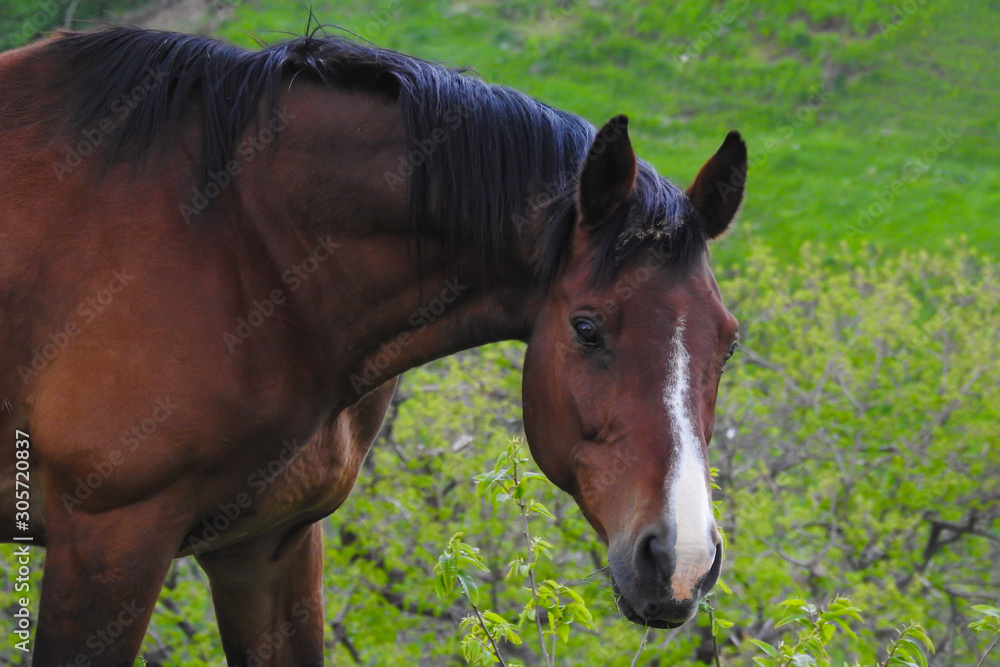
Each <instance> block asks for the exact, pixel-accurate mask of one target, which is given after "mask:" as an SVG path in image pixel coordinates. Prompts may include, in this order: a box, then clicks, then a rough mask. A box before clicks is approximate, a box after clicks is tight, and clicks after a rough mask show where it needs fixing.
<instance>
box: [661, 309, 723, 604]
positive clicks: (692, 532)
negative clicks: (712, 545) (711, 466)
mask: <svg viewBox="0 0 1000 667" xmlns="http://www.w3.org/2000/svg"><path fill="white" fill-rule="evenodd" d="M690 365H691V356H690V355H689V354H688V351H687V348H686V347H685V346H684V318H683V317H682V318H681V319H680V321H679V322H678V323H677V329H676V330H675V331H674V337H673V340H672V341H671V355H670V361H669V362H668V368H667V383H666V386H665V387H664V388H663V405H664V407H666V409H667V414H668V415H669V417H670V421H671V424H672V425H673V431H674V433H673V435H674V444H675V446H676V447H677V456H676V458H675V461H674V468H673V470H672V471H671V472H670V473H669V474H668V477H667V479H666V482H665V483H666V491H667V495H668V497H669V501H668V502H669V506H668V509H667V511H668V512H672V513H673V517H672V519H673V520H672V523H673V524H674V526H675V529H676V531H677V542H676V544H675V546H674V556H675V558H676V561H675V562H676V569H675V570H674V574H673V577H671V580H670V584H671V587H672V588H673V593H674V598H675V599H677V600H686V599H689V598H693V597H694V587H695V584H697V583H698V580H699V579H701V577H702V576H703V575H704V574H705V573H706V572H707V571H708V569H709V567H711V565H712V560H713V557H714V554H711V553H710V552H709V535H710V532H711V526H712V522H713V519H712V514H711V499H710V498H709V494H708V486H707V484H706V483H705V460H704V457H703V456H702V451H701V440H700V439H699V438H698V436H697V433H696V431H695V427H694V419H693V418H692V415H691V405H690V395H689V394H690V386H691V372H690ZM667 521H668V522H670V521H671V517H670V516H669V514H668V515H667Z"/></svg>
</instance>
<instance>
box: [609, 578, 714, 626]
mask: <svg viewBox="0 0 1000 667" xmlns="http://www.w3.org/2000/svg"><path fill="white" fill-rule="evenodd" d="M611 590H612V591H614V594H615V604H616V605H617V606H618V611H620V612H621V613H622V616H624V617H625V618H626V619H627V620H629V621H631V622H632V623H635V624H636V625H642V626H648V627H650V628H655V629H657V630H673V629H674V628H679V627H681V626H682V625H684V624H685V623H687V622H688V621H690V620H691V619H692V618H694V617H695V616H697V614H692V615H691V616H690V617H689V618H685V619H681V620H675V619H665V618H654V619H647V618H643V616H642V614H640V613H639V612H637V611H636V610H635V608H634V607H633V606H632V605H631V604H629V603H628V601H627V600H626V599H625V596H624V595H622V592H621V590H619V588H618V583H617V582H616V581H615V578H614V575H612V576H611Z"/></svg>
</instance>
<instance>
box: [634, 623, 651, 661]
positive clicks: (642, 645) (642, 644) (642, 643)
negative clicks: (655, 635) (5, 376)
mask: <svg viewBox="0 0 1000 667" xmlns="http://www.w3.org/2000/svg"><path fill="white" fill-rule="evenodd" d="M648 637H649V626H648V625H647V626H646V631H645V632H643V633H642V641H640V642H639V650H638V651H636V652H635V657H634V658H632V665H631V667H635V666H636V665H638V664H639V656H640V655H642V652H643V651H645V650H646V639H647V638H648Z"/></svg>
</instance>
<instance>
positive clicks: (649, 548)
mask: <svg viewBox="0 0 1000 667" xmlns="http://www.w3.org/2000/svg"><path fill="white" fill-rule="evenodd" d="M608 561H609V563H610V567H611V582H612V586H613V588H614V591H615V599H616V602H617V604H618V609H619V610H620V611H621V613H622V614H623V615H624V616H625V618H627V619H628V620H630V621H632V622H633V623H638V624H639V625H648V626H650V627H653V628H676V627H678V626H679V625H682V624H683V623H686V622H687V621H689V620H691V619H692V618H693V617H694V616H695V614H697V612H698V603H699V602H700V601H701V599H702V598H703V597H704V596H705V595H706V594H707V593H708V592H709V591H711V590H712V587H713V586H715V584H716V582H717V581H718V580H719V573H720V571H721V569H722V540H721V538H720V537H719V534H718V530H717V529H716V528H715V526H714V525H712V526H711V530H709V531H708V534H707V535H706V536H705V542H704V543H703V544H699V545H697V546H696V548H692V545H690V544H684V543H683V541H682V542H681V544H678V541H677V539H676V535H675V533H674V531H673V530H672V529H671V527H669V526H653V527H650V528H647V529H646V530H645V531H643V532H642V533H641V534H640V536H639V538H638V539H636V540H631V541H622V542H615V543H613V544H612V546H611V548H610V549H609V550H608Z"/></svg>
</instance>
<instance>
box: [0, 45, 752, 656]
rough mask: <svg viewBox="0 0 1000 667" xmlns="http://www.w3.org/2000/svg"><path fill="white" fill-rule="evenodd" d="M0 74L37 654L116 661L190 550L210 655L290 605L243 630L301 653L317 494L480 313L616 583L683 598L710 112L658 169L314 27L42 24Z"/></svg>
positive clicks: (12, 343) (718, 187)
mask: <svg viewBox="0 0 1000 667" xmlns="http://www.w3.org/2000/svg"><path fill="white" fill-rule="evenodd" d="M0 99H2V100H3V101H4V103H3V104H2V105H0V147H2V149H3V150H0V181H2V182H3V183H4V188H3V190H2V192H0V350H2V352H3V354H2V355H0V405H2V406H3V407H2V409H0V434H2V435H0V437H2V438H3V442H4V444H3V447H4V448H5V451H7V452H8V454H7V456H5V457H4V458H3V461H2V469H3V470H2V476H0V522H2V523H0V525H2V530H3V534H2V537H3V538H4V539H5V540H6V541H11V540H19V541H22V542H27V541H29V540H30V541H31V543H32V544H35V545H44V546H45V547H46V549H47V554H46V558H45V570H44V575H43V584H42V591H41V602H40V612H39V618H38V625H37V631H36V636H35V644H34V663H33V664H34V665H36V667H41V666H51V665H60V666H62V665H66V664H91V665H131V664H132V661H133V659H134V658H135V656H136V653H137V652H138V650H139V647H140V644H141V642H142V639H143V635H144V629H145V627H146V625H147V623H148V620H149V618H150V614H151V612H152V609H153V606H154V604H155V602H156V598H157V595H158V594H159V590H160V588H161V586H162V584H163V581H164V578H165V576H166V573H167V571H168V568H169V566H170V562H171V561H172V560H173V559H174V558H177V557H178V556H185V555H194V556H195V557H196V558H197V559H198V562H199V563H200V564H201V566H202V567H203V568H204V569H205V571H206V572H207V574H208V577H209V580H210V582H211V587H212V597H213V602H214V604H215V609H216V613H217V617H218V623H219V629H220V634H221V637H222V643H223V648H224V651H225V653H226V656H227V659H228V660H229V662H230V664H232V665H245V664H247V661H248V659H249V656H250V655H251V652H253V651H255V649H257V648H258V647H259V646H260V645H261V642H262V639H263V638H266V637H268V636H271V634H272V633H274V632H276V631H280V630H281V629H282V628H287V627H292V628H293V629H294V630H295V631H294V632H292V633H288V634H287V638H286V639H287V640H286V641H285V642H283V643H282V645H281V646H280V647H278V648H276V649H275V650H274V652H273V655H271V657H270V658H268V659H267V660H266V661H265V662H267V663H268V664H272V665H296V666H302V665H320V664H322V663H323V650H324V646H323V594H322V544H321V537H322V533H321V529H320V524H319V523H318V521H319V520H320V519H322V518H323V517H325V516H327V515H329V514H330V513H331V512H333V511H335V510H336V509H337V508H338V507H339V506H340V505H341V504H342V503H343V502H344V501H345V499H346V498H347V496H348V494H349V493H350V490H351V488H352V487H353V485H354V482H355V479H356V477H357V475H358V472H359V470H360V467H361V465H362V463H363V461H364V459H365V456H366V455H367V453H368V450H369V447H370V446H371V444H372V442H373V440H374V439H375V437H376V435H377V433H378V430H379V426H380V424H381V422H382V419H383V417H384V415H385V412H386V409H387V406H388V404H389V400H390V398H391V395H392V392H393V390H394V388H395V383H396V378H397V377H398V376H399V375H400V374H401V373H403V372H404V371H406V370H407V369H409V368H412V367H414V366H416V365H418V364H421V363H424V362H426V361H428V360H431V359H435V358H439V357H442V356H446V355H448V354H452V353H454V352H457V351H459V350H462V349H466V348H470V347H474V346H478V345H482V344H485V343H488V342H492V341H499V340H508V339H516V340H522V341H526V342H527V343H528V348H527V356H526V358H525V363H524V385H523V387H524V392H523V401H524V428H525V433H526V435H527V438H528V442H529V445H530V447H531V451H532V454H533V456H534V458H535V460H536V461H537V462H538V465H539V466H540V467H541V469H542V470H543V472H544V473H545V474H546V475H547V476H548V477H549V478H550V479H551V480H552V481H553V482H554V483H556V484H557V485H558V486H559V487H560V488H561V489H563V490H565V491H566V492H567V493H570V494H572V495H573V497H574V498H575V499H576V501H577V503H578V504H579V506H580V508H581V510H582V511H583V513H584V515H585V516H586V517H587V519H588V520H589V521H590V523H591V524H592V525H593V526H594V528H595V529H596V531H597V532H598V534H599V535H600V536H601V538H602V539H603V540H604V541H605V542H606V543H607V544H608V559H609V564H610V573H611V579H612V582H613V584H614V587H615V590H616V591H617V593H618V605H619V607H620V609H621V611H622V612H623V613H624V614H625V616H626V617H628V618H629V619H630V620H632V621H634V622H636V623H640V624H645V625H649V626H653V627H674V626H676V625H678V624H680V623H683V622H685V621H687V620H688V619H690V618H691V617H692V616H693V615H694V614H695V612H696V610H697V604H698V601H699V599H700V598H701V597H702V596H703V595H704V594H705V593H706V592H707V591H708V590H709V589H711V588H712V586H713V585H714V583H715V581H716V580H717V578H718V575H719V570H720V567H721V561H722V547H721V542H720V537H719V532H718V530H717V528H716V525H715V522H714V519H713V512H712V506H711V492H710V484H709V473H708V463H707V450H706V448H707V443H708V442H709V440H710V438H711V434H712V428H713V421H714V410H715V398H716V391H717V388H718V383H719V376H720V373H721V372H722V368H723V366H724V364H725V362H726V359H727V358H728V356H729V355H731V354H732V351H733V347H734V345H735V341H736V322H735V320H734V318H733V317H732V316H731V315H730V314H729V313H728V312H727V311H726V309H725V307H724V306H723V303H722V300H721V297H720V295H719V290H718V287H717V285H716V283H715V280H714V279H713V277H712V273H711V271H710V269H709V266H708V263H707V252H706V246H707V241H708V240H709V239H711V238H715V237H717V236H719V235H720V234H722V233H723V232H724V231H725V229H726V228H727V226H728V225H729V223H730V221H731V220H732V218H733V216H734V215H735V213H736V211H737V209H738V207H739V204H740V201H741V199H742V195H743V178H744V176H745V173H746V148H745V146H744V144H743V141H742V140H741V139H740V137H739V135H738V134H736V133H731V134H730V135H729V136H728V137H727V138H726V140H725V142H724V143H723V144H722V147H721V148H720V149H719V150H718V152H717V153H716V154H715V155H714V156H713V157H712V158H711V159H710V160H709V161H708V162H707V164H706V165H705V167H704V168H703V169H702V170H701V172H700V173H699V174H698V176H697V178H696V179H695V180H694V183H693V185H691V187H690V188H689V189H688V190H686V191H683V190H680V189H678V188H676V187H675V186H673V185H671V184H670V183H669V182H668V181H667V180H665V179H663V178H662V177H660V176H659V175H657V173H656V172H655V171H654V169H653V168H652V167H651V166H650V165H648V164H647V163H645V162H643V161H641V160H638V159H637V158H636V156H635V154H634V152H633V149H632V145H631V141H630V138H629V133H628V123H627V120H626V118H625V117H624V116H619V117H617V118H614V119H612V120H611V121H610V122H609V123H607V124H606V125H605V126H604V127H603V128H601V129H600V130H597V129H595V128H594V127H592V126H591V125H590V124H588V123H587V122H585V121H583V120H581V119H580V118H578V117H576V116H573V115H571V114H568V113H565V112H562V111H559V110H557V109H554V108H552V107H549V106H547V105H544V104H542V103H540V102H537V101H535V100H533V99H531V98H529V97H527V96H525V95H523V94H521V93H518V92H516V91H513V90H511V89H508V88H504V87H499V86H492V85H488V84H486V83H483V82H482V81H480V80H477V79H475V78H472V77H470V76H467V75H465V74H463V73H461V72H459V71H455V70H451V69H447V68H444V67H441V66H438V65H435V64H432V63H428V62H426V61H422V60H419V59H416V58H412V57H409V56H405V55H402V54H398V53H395V52H391V51H387V50H381V49H377V48H373V47H369V46H365V45H361V44H357V43H354V42H351V41H348V40H344V39H339V38H329V37H323V38H317V37H306V38H301V39H296V40H293V41H290V42H287V43H284V44H279V45H276V46H272V47H269V48H266V49H264V50H262V51H260V52H249V51H245V50H242V49H239V48H236V47H233V46H230V45H227V44H224V43H222V42H218V41H215V40H212V39H208V38H204V37H197V36H190V35H179V34H173V33H162V32H154V31H146V30H140V29H133V28H112V29H108V30H104V31H101V32H96V33H89V34H84V33H63V34H60V35H57V36H55V37H54V38H51V39H47V40H44V41H41V42H38V43H36V44H33V45H30V46H28V47H25V48H23V49H20V50H16V51H12V52H8V53H4V54H2V55H0ZM22 443H23V444H22ZM21 451H27V452H29V454H27V455H25V454H19V453H18V452H21ZM19 473H24V474H22V475H20V476H19V475H18V474H19ZM18 503H21V504H20V505H19V504H18ZM22 508H27V512H26V515H19V514H18V513H19V512H20V511H21V509H22ZM126 612H127V613H126ZM125 616H127V618H125V619H124V620H123V618H124V617H125ZM125 621H127V622H125ZM109 627H113V628H115V629H116V633H115V637H114V641H111V642H98V643H95V642H93V641H90V639H91V638H92V637H94V636H97V635H95V633H100V632H102V631H104V632H105V635H106V634H107V633H106V629H107V628H109ZM254 655H256V654H254ZM258 659H259V658H258Z"/></svg>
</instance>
